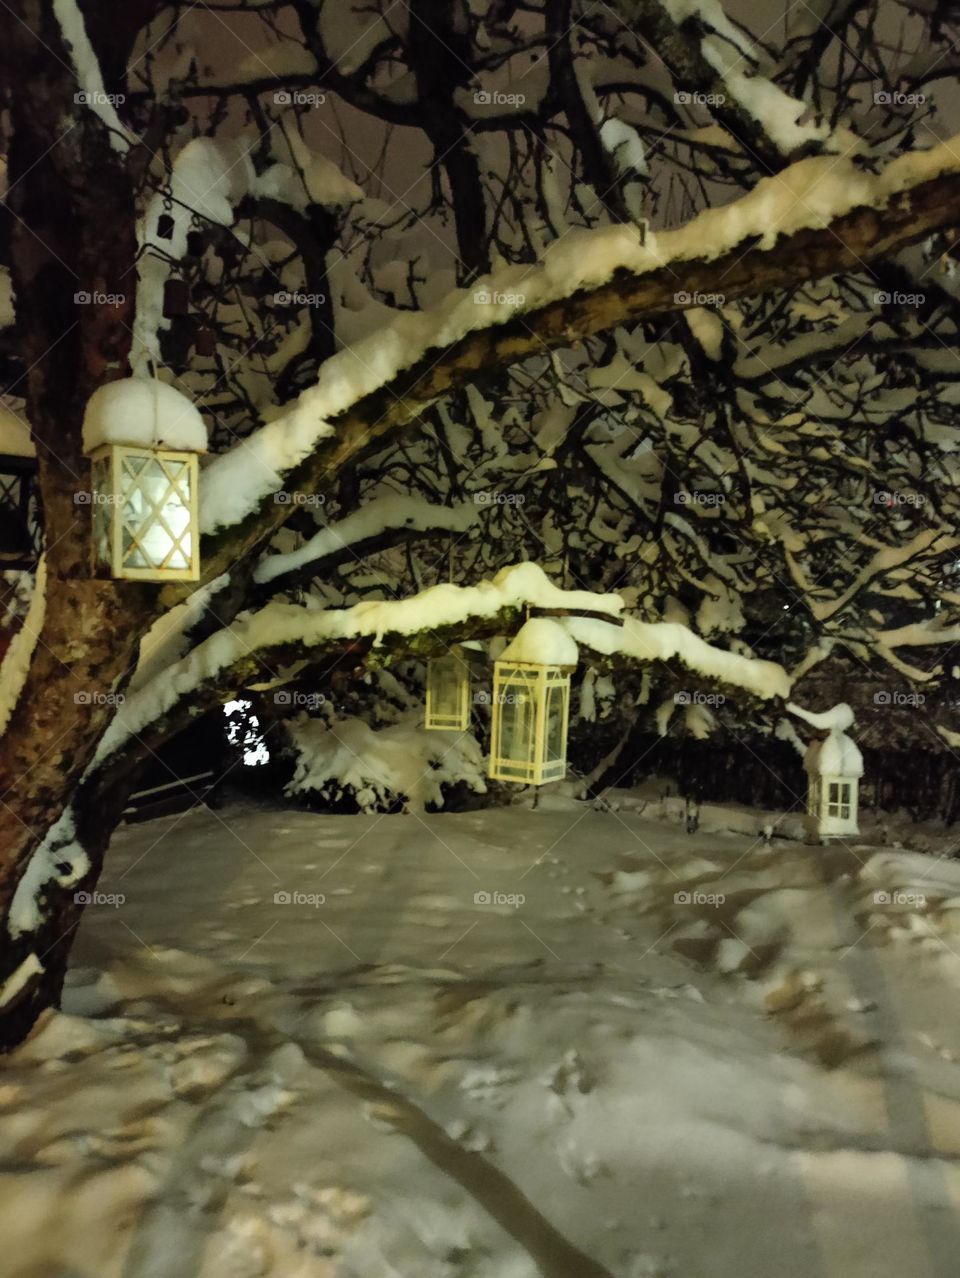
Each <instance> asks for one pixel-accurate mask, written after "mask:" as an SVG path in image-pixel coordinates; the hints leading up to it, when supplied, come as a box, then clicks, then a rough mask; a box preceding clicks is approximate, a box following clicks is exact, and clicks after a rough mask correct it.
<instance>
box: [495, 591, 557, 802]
mask: <svg viewBox="0 0 960 1278" xmlns="http://www.w3.org/2000/svg"><path fill="white" fill-rule="evenodd" d="M577 657H578V654H577V645H576V643H575V642H574V641H573V639H572V638H571V637H570V635H569V634H568V633H567V631H566V630H565V629H564V628H563V627H562V626H560V625H558V624H557V622H555V621H551V620H549V619H548V618H545V617H538V618H533V619H532V620H530V621H527V622H526V623H525V624H524V625H523V626H522V627H521V629H520V631H519V632H518V634H517V635H516V637H515V638H514V640H513V641H512V642H511V643H510V644H508V646H507V647H506V648H505V649H504V651H503V652H502V653H501V655H500V658H499V659H498V660H497V661H496V662H494V667H493V723H492V727H491V736H490V766H489V771H488V775H489V776H490V778H491V779H492V780H494V781H514V782H516V783H518V784H520V785H546V784H547V783H548V782H550V781H562V780H563V778H564V776H565V775H566V772H567V726H568V723H569V718H570V672H571V671H572V670H573V669H574V668H575V667H576V664H577Z"/></svg>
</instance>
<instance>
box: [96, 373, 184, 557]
mask: <svg viewBox="0 0 960 1278" xmlns="http://www.w3.org/2000/svg"><path fill="white" fill-rule="evenodd" d="M84 439H85V442H86V443H87V451H88V453H89V456H90V460H91V466H92V470H91V489H92V491H91V496H90V500H91V502H92V504H93V550H94V562H95V568H96V569H97V570H105V571H106V572H107V573H109V574H110V575H111V576H113V577H121V578H126V579H131V580H135V581H197V580H198V579H199V577H200V553H199V527H198V512H197V477H198V463H197V455H198V453H200V452H202V451H204V449H205V444H206V430H205V428H204V426H203V419H202V418H201V416H200V414H199V413H198V411H197V409H196V407H195V406H194V405H193V404H192V403H191V401H190V400H189V399H187V398H186V396H184V395H181V394H180V392H179V391H177V390H175V389H174V388H173V387H171V386H167V385H166V384H164V383H162V382H157V381H153V382H150V381H143V380H141V379H138V378H127V379H125V380H123V381H117V382H110V383H109V384H108V385H106V386H101V387H100V388H99V390H97V391H96V392H95V393H94V395H93V396H92V397H91V399H90V403H89V405H88V407H87V415H86V418H85V420H84ZM154 441H156V442H154ZM168 443H169V444H175V443H178V444H179V445H180V446H179V447H167V446H166V444H168Z"/></svg>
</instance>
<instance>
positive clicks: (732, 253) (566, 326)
mask: <svg viewBox="0 0 960 1278" xmlns="http://www.w3.org/2000/svg"><path fill="white" fill-rule="evenodd" d="M958 205H960V174H957V173H953V172H948V173H945V174H943V175H941V176H939V177H936V178H933V179H931V180H929V181H925V182H921V183H919V184H917V185H916V186H914V187H912V188H910V189H909V190H905V191H902V192H900V193H898V194H896V195H894V196H893V197H891V199H890V200H889V201H888V203H887V204H886V206H885V207H884V208H874V207H858V208H855V209H853V210H852V211H850V212H849V213H846V214H844V215H843V216H841V217H838V218H836V219H834V220H833V221H832V222H831V223H830V224H829V225H827V226H825V227H817V228H803V229H801V230H798V231H795V232H794V233H793V234H790V235H786V236H782V237H781V238H780V239H778V240H777V242H776V243H775V244H774V246H773V247H772V248H762V247H760V246H759V245H758V244H757V243H756V242H750V241H745V242H742V243H740V244H737V245H736V246H735V247H734V248H732V249H730V250H728V251H727V252H726V253H723V254H722V255H720V256H718V257H716V258H713V259H711V258H710V257H709V256H708V254H707V253H705V254H704V256H703V257H701V258H696V259H691V260H684V261H673V262H670V263H669V264H668V265H666V266H663V267H661V268H659V269H654V270H649V271H646V272H644V273H642V274H632V273H629V272H627V271H618V272H617V273H616V274H615V275H614V276H613V278H612V279H611V280H610V281H609V282H608V283H606V284H604V285H602V286H601V287H599V288H595V289H589V290H582V291H581V292H578V293H576V294H574V295H573V296H571V297H565V298H562V299H560V300H558V301H554V302H550V303H548V304H547V305H545V306H542V307H540V308H539V309H534V310H530V311H527V312H525V313H523V314H521V315H518V316H517V317H516V318H515V319H512V320H510V321H509V322H507V323H504V324H500V325H497V326H496V327H491V328H485V329H480V330H477V331H474V332H471V333H469V334H467V336H466V337H464V338H462V339H461V340H460V341H458V342H455V343H453V344H452V345H451V346H449V347H448V348H446V349H445V350H443V351H440V352H438V351H436V350H431V351H429V352H428V354H427V355H426V356H424V357H423V358H422V359H421V360H420V361H418V363H417V364H415V365H414V366H413V367H412V368H410V369H407V370H405V371H403V372H402V373H400V374H399V375H398V376H397V377H395V378H394V379H393V380H392V381H391V382H390V383H388V384H387V385H386V386H384V387H382V388H381V389H379V390H377V391H375V392H373V393H372V394H370V395H367V396H366V397H365V398H363V399H361V400H360V401H359V402H358V403H357V404H355V405H354V407H353V408H351V409H350V410H349V411H348V412H345V413H343V414H341V415H340V416H339V417H337V418H334V419H333V421H332V425H333V426H334V428H335V433H334V434H333V435H331V436H329V437H327V438H325V439H324V440H323V441H322V442H321V443H320V445H319V447H318V448H317V449H316V451H315V452H314V453H313V454H312V455H311V456H310V457H309V458H307V459H306V460H305V461H304V462H302V463H301V464H300V465H299V466H298V467H296V469H294V470H293V471H292V472H290V474H289V475H288V476H287V477H286V479H285V482H284V487H285V489H286V490H287V491H288V492H291V493H302V494H314V493H317V492H323V491H325V490H328V489H329V488H330V485H331V484H332V482H333V480H334V478H335V476H336V475H337V474H338V473H339V472H340V471H341V470H342V469H343V468H344V467H345V466H348V465H350V464H352V463H353V462H355V461H356V460H357V459H359V458H360V457H362V456H363V455H364V454H365V453H369V452H370V451H372V449H373V448H374V447H375V445H376V444H377V443H378V442H379V441H380V440H382V439H383V438H384V437H386V436H388V435H390V434H394V433H397V432H398V431H400V430H402V429H403V428H404V427H406V426H408V425H409V424H410V423H411V422H413V421H415V420H416V419H417V418H418V416H419V415H420V413H421V412H422V411H423V409H424V408H425V407H426V406H427V405H429V404H430V403H432V402H433V401H434V400H436V399H437V398H439V397H440V396H442V395H445V394H448V393H449V392H451V391H454V390H458V389H460V388H461V387H463V386H465V385H467V384H468V383H470V382H474V381H477V380H479V379H481V378H485V377H488V376H489V375H490V374H491V373H493V372H495V371H497V370H499V369H501V368H503V367H505V366H507V365H510V364H513V363H517V362H518V361H520V360H522V359H525V358H527V357H528V356H531V355H540V354H543V353H544V352H545V351H547V350H552V349H555V348H557V347H562V346H569V345H571V344H574V343H576V342H577V341H578V340H580V339H582V338H585V337H589V336H591V335H593V334H595V333H601V332H606V331H608V330H610V329H613V328H616V327H617V326H618V325H621V324H625V323H629V322H635V321H636V320H638V319H642V318H645V317H647V316H653V315H661V314H664V313H666V312H670V311H675V310H678V309H683V308H684V306H686V305H693V304H694V303H693V301H691V302H689V303H682V304H681V303H679V302H678V300H677V298H678V295H681V294H687V295H689V296H690V297H691V299H692V298H694V297H695V295H696V294H701V295H702V294H705V293H713V294H717V293H719V294H722V295H723V296H724V297H725V298H726V300H727V301H730V300H732V299H734V298H738V297H747V296H755V295H757V294H760V293H767V292H773V291H775V290H777V289H784V288H792V287H795V286H796V285H797V284H798V283H801V282H803V281H804V280H811V279H818V278H822V277H824V276H829V275H835V274H839V273H842V272H850V271H858V270H860V269H862V268H863V267H864V266H866V265H868V264H869V263H870V262H873V261H875V260H877V259H878V258H882V257H885V256H889V255H891V254H894V253H896V252H898V251H899V250H900V249H902V248H904V247H906V246H907V245H909V244H912V243H915V242H916V241H917V240H920V239H923V238H924V237H926V236H927V235H929V234H931V232H933V231H936V230H940V229H942V228H944V227H947V226H950V225H953V224H955V223H956V222H957V220H958V215H957V208H958ZM293 508H294V506H293V505H280V504H276V503H274V502H273V501H270V500H267V501H265V502H264V503H263V504H262V506H261V507H260V508H259V509H258V510H257V511H255V512H254V513H252V514H251V515H249V516H248V517H247V518H246V519H245V520H244V521H243V522H242V523H240V524H238V525H236V526H234V527H231V528H228V529H226V530H224V531H223V532H221V533H218V534H215V535H214V536H212V537H210V538H208V539H206V541H205V543H204V547H203V563H204V569H203V572H204V579H205V580H207V581H209V580H211V579H212V578H214V577H216V576H219V575H220V574H221V573H222V572H224V571H227V570H228V569H229V567H230V565H231V564H232V563H233V562H234V561H235V560H236V559H237V558H239V557H241V556H244V555H247V554H249V553H251V552H252V551H253V550H254V549H256V548H257V547H258V546H259V545H260V544H262V543H263V542H264V540H265V539H266V538H268V537H269V536H271V535H272V533H273V532H274V531H275V530H276V529H277V528H278V527H280V526H281V525H282V523H283V522H284V520H285V519H286V517H287V516H288V514H289V513H290V510H291V509H293ZM187 593H189V588H187V587H172V588H170V589H169V590H168V591H167V594H166V597H167V598H168V599H169V600H170V601H171V602H175V601H177V600H178V599H182V598H183V597H184V596H185V595H186V594H187Z"/></svg>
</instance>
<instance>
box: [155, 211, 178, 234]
mask: <svg viewBox="0 0 960 1278" xmlns="http://www.w3.org/2000/svg"><path fill="white" fill-rule="evenodd" d="M174 226H175V223H174V220H173V218H172V217H171V216H170V214H169V213H161V214H160V216H159V217H158V218H157V239H159V240H172V239H173V230H174Z"/></svg>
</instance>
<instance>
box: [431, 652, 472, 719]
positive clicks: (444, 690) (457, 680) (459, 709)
mask: <svg viewBox="0 0 960 1278" xmlns="http://www.w3.org/2000/svg"><path fill="white" fill-rule="evenodd" d="M424 726H425V727H427V728H431V729H434V730H437V731H444V732H451V731H452V732H466V730H467V728H468V727H469V726H470V668H469V666H468V665H467V663H466V662H465V661H464V660H463V659H462V657H461V656H460V655H459V654H458V653H456V652H451V653H449V654H448V655H447V656H446V657H431V658H430V660H429V661H428V662H427V711H426V718H425V720H424Z"/></svg>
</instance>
